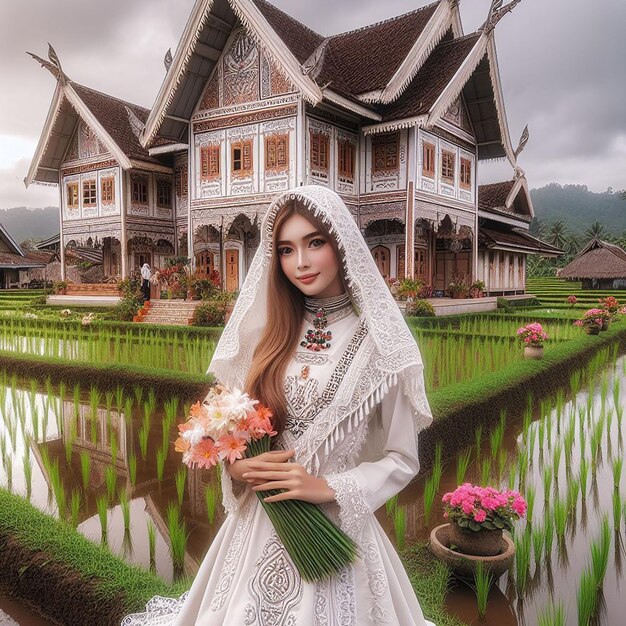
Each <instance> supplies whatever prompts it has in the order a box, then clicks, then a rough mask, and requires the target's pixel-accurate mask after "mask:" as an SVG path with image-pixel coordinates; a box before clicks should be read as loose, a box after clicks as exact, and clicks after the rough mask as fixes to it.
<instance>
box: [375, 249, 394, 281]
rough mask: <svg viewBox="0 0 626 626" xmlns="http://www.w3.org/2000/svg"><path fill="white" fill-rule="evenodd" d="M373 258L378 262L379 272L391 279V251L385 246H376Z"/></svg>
mask: <svg viewBox="0 0 626 626" xmlns="http://www.w3.org/2000/svg"><path fill="white" fill-rule="evenodd" d="M372 256H373V257H374V261H376V267H377V268H378V271H379V272H380V273H381V274H382V275H383V276H387V277H389V260H390V258H391V251H390V250H389V248H386V247H385V246H376V247H375V248H373V249H372Z"/></svg>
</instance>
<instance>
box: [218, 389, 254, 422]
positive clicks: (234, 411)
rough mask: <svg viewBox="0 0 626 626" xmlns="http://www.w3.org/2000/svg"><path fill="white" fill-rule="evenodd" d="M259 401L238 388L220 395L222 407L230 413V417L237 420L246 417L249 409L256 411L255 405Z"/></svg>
mask: <svg viewBox="0 0 626 626" xmlns="http://www.w3.org/2000/svg"><path fill="white" fill-rule="evenodd" d="M258 403H259V401H258V400H251V399H250V396H249V395H248V394H247V393H243V392H242V391H241V390H240V389H237V388H235V389H233V390H232V391H231V392H230V393H227V394H222V395H221V396H220V407H221V408H222V410H224V411H225V412H226V413H228V414H229V418H230V419H235V420H236V419H241V418H243V417H245V416H246V414H247V413H248V412H249V411H254V405H255V404H258Z"/></svg>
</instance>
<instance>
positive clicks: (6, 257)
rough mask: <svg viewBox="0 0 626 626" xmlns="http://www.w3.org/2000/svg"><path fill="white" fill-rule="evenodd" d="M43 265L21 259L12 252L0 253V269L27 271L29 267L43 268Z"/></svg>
mask: <svg viewBox="0 0 626 626" xmlns="http://www.w3.org/2000/svg"><path fill="white" fill-rule="evenodd" d="M43 266H44V263H41V262H39V261H35V260H34V259H29V258H28V257H23V256H21V255H20V254H13V253H12V252H0V268H3V269H20V268H21V269H28V268H31V267H43Z"/></svg>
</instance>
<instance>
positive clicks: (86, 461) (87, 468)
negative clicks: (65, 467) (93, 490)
mask: <svg viewBox="0 0 626 626" xmlns="http://www.w3.org/2000/svg"><path fill="white" fill-rule="evenodd" d="M80 473H81V476H82V479H83V489H84V490H85V493H86V492H87V487H89V480H90V477H91V458H90V457H89V454H87V452H85V451H83V452H81V453H80Z"/></svg>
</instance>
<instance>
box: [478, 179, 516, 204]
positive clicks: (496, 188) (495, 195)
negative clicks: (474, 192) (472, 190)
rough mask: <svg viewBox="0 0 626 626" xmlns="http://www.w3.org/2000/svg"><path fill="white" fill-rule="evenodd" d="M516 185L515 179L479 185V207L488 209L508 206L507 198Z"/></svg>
mask: <svg viewBox="0 0 626 626" xmlns="http://www.w3.org/2000/svg"><path fill="white" fill-rule="evenodd" d="M514 185H515V179H513V180H507V181H504V182H501V183H489V184H487V185H478V208H479V209H486V210H489V209H504V208H506V199H507V198H508V197H509V194H510V193H511V190H512V189H513V186H514Z"/></svg>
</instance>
